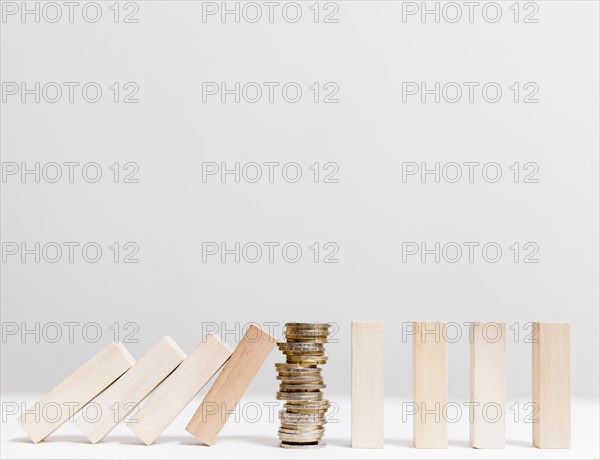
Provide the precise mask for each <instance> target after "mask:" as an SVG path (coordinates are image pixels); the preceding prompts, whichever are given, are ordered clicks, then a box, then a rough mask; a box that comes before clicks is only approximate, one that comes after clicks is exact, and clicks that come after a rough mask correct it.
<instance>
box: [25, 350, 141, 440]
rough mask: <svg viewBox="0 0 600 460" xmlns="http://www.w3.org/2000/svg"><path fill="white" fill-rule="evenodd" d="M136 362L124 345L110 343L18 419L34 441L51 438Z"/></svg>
mask: <svg viewBox="0 0 600 460" xmlns="http://www.w3.org/2000/svg"><path fill="white" fill-rule="evenodd" d="M134 363H135V360H134V359H133V357H132V356H131V355H130V354H129V352H128V351H127V349H126V348H125V347H124V346H123V344H121V343H118V342H111V343H109V344H108V345H107V346H106V347H104V348H103V349H102V350H100V352H98V353H97V354H96V355H95V356H94V357H93V358H92V359H90V360H89V361H88V362H86V363H85V364H84V365H83V366H81V367H80V368H79V369H77V370H76V371H75V372H73V373H72V374H71V375H69V376H68V377H67V378H66V379H65V380H64V381H62V382H61V383H59V384H58V385H57V386H56V387H54V388H53V389H52V390H51V391H50V392H49V393H48V394H47V395H46V396H44V397H43V398H42V399H41V400H39V401H38V402H37V403H35V404H34V405H33V406H32V407H30V408H29V409H27V410H26V411H25V412H23V413H22V414H21V415H20V416H19V419H18V420H19V423H20V424H21V426H22V427H23V428H24V429H25V431H26V432H27V434H28V435H29V437H30V438H31V440H32V441H33V442H40V441H41V440H43V439H44V438H46V437H48V436H49V435H50V434H51V433H53V432H54V431H55V430H56V429H57V428H58V427H60V426H61V425H62V424H64V423H65V422H66V421H67V420H68V419H69V418H71V417H72V416H73V415H75V414H76V413H77V412H79V411H80V410H81V409H82V408H83V406H85V405H86V404H87V403H88V402H90V401H91V400H92V399H93V398H94V397H95V396H97V395H98V394H99V393H100V392H101V391H102V390H104V389H105V388H106V387H108V386H109V385H110V384H111V383H113V382H114V381H115V380H117V379H118V378H119V377H120V376H121V375H122V374H123V373H124V372H125V371H127V369H129V368H130V367H131V366H132V365H133V364H134Z"/></svg>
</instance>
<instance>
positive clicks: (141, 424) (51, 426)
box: [19, 321, 570, 448]
mask: <svg viewBox="0 0 600 460" xmlns="http://www.w3.org/2000/svg"><path fill="white" fill-rule="evenodd" d="M490 325H494V329H495V330H499V331H500V334H499V335H494V337H493V339H490V337H489V336H488V334H486V331H487V330H488V329H489V326H490ZM445 327H446V325H445V323H439V322H438V323H414V324H413V329H414V335H413V404H414V405H415V407H416V412H415V413H414V415H413V430H414V431H413V444H414V446H415V447H417V448H445V447H447V445H448V428H447V421H445V420H444V418H443V417H441V416H440V413H439V411H440V410H442V409H443V408H444V407H445V406H446V404H447V403H448V365H447V341H446V340H445V339H444V337H445V336H446V335H445V333H444V331H445ZM533 330H534V333H533V337H532V342H533V361H532V362H533V392H532V402H533V405H534V407H536V408H537V409H538V410H537V414H535V418H534V419H533V423H532V426H533V445H534V446H536V447H539V448H568V447H570V345H569V344H570V338H569V325H568V324H564V323H534V329H533ZM276 342H277V340H276V339H275V338H274V337H272V336H270V335H269V334H268V333H266V332H265V331H263V330H262V329H260V328H258V327H257V326H254V325H251V326H250V327H249V328H248V329H247V330H246V333H245V334H244V337H243V338H242V340H241V341H240V343H239V344H238V345H237V347H236V348H235V350H232V349H231V348H230V347H229V346H228V345H227V344H225V343H224V342H222V341H221V340H220V339H219V338H218V337H217V336H216V335H208V336H207V337H205V338H204V339H203V341H202V342H201V343H200V344H198V345H197V346H196V348H194V350H193V351H192V352H191V353H190V354H189V355H188V356H186V354H185V353H184V352H183V351H182V350H181V349H180V348H179V347H178V346H177V344H176V343H175V342H174V341H173V340H172V339H171V338H169V337H164V338H163V339H161V340H160V341H159V342H158V343H157V344H156V345H154V346H153V347H152V348H151V349H150V350H149V351H148V352H147V353H146V354H145V355H144V356H142V358H140V359H139V360H138V361H137V362H135V360H134V359H133V358H132V357H131V355H130V354H129V353H128V351H127V350H126V349H125V347H124V346H123V345H122V344H120V343H115V342H113V343H111V344H109V345H108V346H107V347H105V348H104V349H103V350H101V351H100V352H99V353H98V354H97V355H96V356H94V357H93V358H92V359H91V360H89V361H88V362H87V363H85V364H84V365H83V366H82V367H81V368H79V369H78V370H76V371H75V372H74V373H73V374H71V375H70V376H69V377H67V379H65V380H64V381H63V382H62V383H60V384H59V385H58V386H56V387H55V388H54V389H53V390H51V391H50V392H49V393H48V394H47V395H46V396H44V397H43V398H42V399H41V400H40V401H38V402H37V403H36V404H35V405H34V406H33V407H31V408H29V409H27V410H26V411H24V412H23V413H22V414H21V416H20V417H19V421H20V423H21V425H22V426H23V428H24V429H25V431H26V432H27V434H28V435H29V436H30V437H31V439H32V441H33V442H39V441H41V440H43V439H45V438H46V437H47V436H49V435H50V434H51V433H53V432H54V431H55V430H56V429H57V428H59V427H60V426H61V425H63V424H64V423H65V422H66V421H67V420H69V419H70V418H71V417H75V415H77V418H76V419H75V423H76V425H77V426H78V427H79V428H80V429H81V430H82V431H83V433H84V434H85V435H86V436H87V438H88V439H89V440H90V441H91V442H92V443H96V442H98V441H100V440H101V439H103V438H104V437H105V436H106V435H107V434H108V433H110V431H111V430H112V429H113V428H115V427H116V426H117V425H118V424H119V423H120V422H121V421H123V420H124V419H125V418H126V417H127V416H128V415H129V414H130V413H131V412H132V411H134V410H135V409H136V408H137V407H138V405H139V404H140V403H141V402H142V401H143V400H144V399H145V398H146V397H147V396H148V395H150V393H152V392H153V393H152V395H150V397H149V398H147V401H146V403H145V404H144V405H143V406H142V407H141V408H140V409H139V410H138V411H137V412H136V413H135V417H134V419H129V420H127V421H126V423H127V426H128V427H129V428H130V429H131V430H132V431H133V432H134V433H136V434H137V435H138V436H139V437H140V439H142V441H144V442H145V443H146V444H148V445H150V444H152V443H153V442H154V441H155V440H156V439H157V438H158V437H159V436H160V434H161V433H162V432H163V431H164V430H165V429H166V428H167V426H168V425H169V424H170V423H171V422H172V421H173V420H174V419H175V418H176V417H177V415H178V414H179V413H180V412H181V411H182V410H183V408H184V407H185V406H186V405H187V404H188V403H189V402H190V401H191V400H192V399H193V398H194V396H195V395H196V394H198V393H199V392H200V391H201V389H202V388H203V387H204V386H205V385H206V383H207V382H208V381H209V380H210V379H211V378H212V377H213V376H214V375H215V374H216V373H217V372H219V370H220V369H221V368H222V370H221V372H220V373H219V375H218V377H217V378H216V380H215V382H214V383H213V385H212V386H211V388H210V389H209V391H208V393H207V395H206V397H205V398H204V399H203V401H202V403H201V404H200V406H199V407H198V409H197V410H196V412H195V413H194V415H193V417H192V418H191V419H190V421H189V423H188V425H187V427H186V430H187V431H188V432H189V433H190V434H192V435H193V436H195V437H196V438H198V439H199V440H200V441H201V442H203V443H204V444H206V445H211V444H213V443H214V441H215V439H216V438H217V436H218V434H219V433H220V431H221V429H222V428H223V426H224V425H225V423H226V422H227V419H228V418H229V416H230V415H231V414H232V413H233V412H234V410H235V408H236V405H237V404H238V403H239V401H240V400H241V398H242V396H243V395H244V393H245V391H246V389H247V388H248V387H249V385H250V383H251V382H252V380H253V379H254V377H255V376H256V374H257V373H258V371H259V369H260V368H261V366H262V365H263V364H264V362H265V360H266V358H267V356H268V355H269V354H270V352H271V351H272V349H273V348H274V346H275V344H276ZM505 387H506V358H505V325H504V324H503V323H471V398H470V402H471V405H470V407H471V409H473V413H472V414H470V415H471V416H470V427H471V428H470V439H471V446H472V447H475V448H503V447H504V445H505V420H504V412H505ZM490 403H493V404H494V405H496V406H498V407H500V408H501V418H500V419H494V420H493V421H491V420H489V419H488V418H486V417H485V416H484V412H482V411H479V410H475V409H476V408H481V407H484V406H486V405H487V404H490ZM48 408H51V409H54V410H53V411H50V413H52V414H53V415H52V416H48V413H49V411H48ZM436 411H437V412H438V413H437V414H436V413H435V412H436ZM383 416H384V324H383V322H378V321H354V322H352V417H351V418H352V447H355V448H382V447H383V444H384V435H383Z"/></svg>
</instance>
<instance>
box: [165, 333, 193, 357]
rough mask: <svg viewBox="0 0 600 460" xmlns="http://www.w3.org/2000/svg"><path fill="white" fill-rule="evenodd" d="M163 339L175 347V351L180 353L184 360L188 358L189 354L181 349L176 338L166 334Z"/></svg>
mask: <svg viewBox="0 0 600 460" xmlns="http://www.w3.org/2000/svg"><path fill="white" fill-rule="evenodd" d="M161 340H164V341H165V342H167V343H168V344H169V345H171V346H172V347H173V349H174V350H175V352H176V353H177V354H178V355H179V357H180V358H181V359H182V360H184V359H185V358H187V354H186V353H185V351H183V350H182V349H181V347H180V346H179V345H177V342H175V340H173V339H172V338H171V336H168V335H165V336H164V337H163V338H162V339H161Z"/></svg>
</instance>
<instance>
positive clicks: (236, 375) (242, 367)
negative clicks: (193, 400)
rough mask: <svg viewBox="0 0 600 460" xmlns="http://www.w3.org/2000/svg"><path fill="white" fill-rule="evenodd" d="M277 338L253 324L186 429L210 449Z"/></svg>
mask: <svg viewBox="0 0 600 460" xmlns="http://www.w3.org/2000/svg"><path fill="white" fill-rule="evenodd" d="M276 343H277V339H275V338H274V337H271V336H270V335H269V334H267V333H266V332H265V331H263V330H262V329H260V328H259V327H257V326H255V325H250V326H249V327H248V329H247V330H246V333H245V334H244V337H242V340H241V341H240V343H239V344H238V345H237V347H236V348H235V350H234V351H233V354H232V355H231V358H229V361H227V363H226V364H225V366H224V367H223V370H222V371H221V373H220V374H219V375H218V377H217V379H216V380H215V382H214V383H213V385H212V387H211V388H210V390H209V391H208V394H207V395H206V397H205V398H204V400H203V401H202V403H201V404H200V406H199V407H198V409H197V410H196V412H195V413H194V415H193V416H192V418H191V419H190V421H189V423H188V425H187V427H186V428H185V429H186V431H187V432H188V433H190V434H191V435H193V436H194V437H196V438H197V439H199V440H200V441H201V442H203V443H204V444H206V445H208V446H210V445H211V444H213V443H214V442H215V439H216V438H217V436H218V435H219V433H220V432H221V430H222V429H223V427H224V426H225V423H226V422H227V419H228V418H229V416H230V415H231V414H232V413H233V411H234V410H235V407H236V405H237V404H238V403H239V401H240V400H241V399H242V396H243V395H244V393H245V392H246V390H247V389H248V387H249V386H250V383H252V380H254V377H255V376H256V374H257V373H258V371H259V369H260V368H261V367H262V365H263V364H264V362H265V360H266V359H267V357H268V356H269V354H270V353H271V351H272V350H273V347H274V346H275V344H276Z"/></svg>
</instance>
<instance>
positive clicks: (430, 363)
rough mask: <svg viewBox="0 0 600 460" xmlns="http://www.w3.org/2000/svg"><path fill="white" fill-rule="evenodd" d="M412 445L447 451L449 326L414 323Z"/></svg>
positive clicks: (419, 447)
mask: <svg viewBox="0 0 600 460" xmlns="http://www.w3.org/2000/svg"><path fill="white" fill-rule="evenodd" d="M413 328H414V335H413V403H414V404H415V408H414V410H415V413H414V415H413V445H414V447H416V448H418V449H445V448H447V447H448V423H447V421H446V419H445V417H444V415H445V410H446V405H447V404H448V352H447V344H446V324H445V323H433V322H415V323H413Z"/></svg>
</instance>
